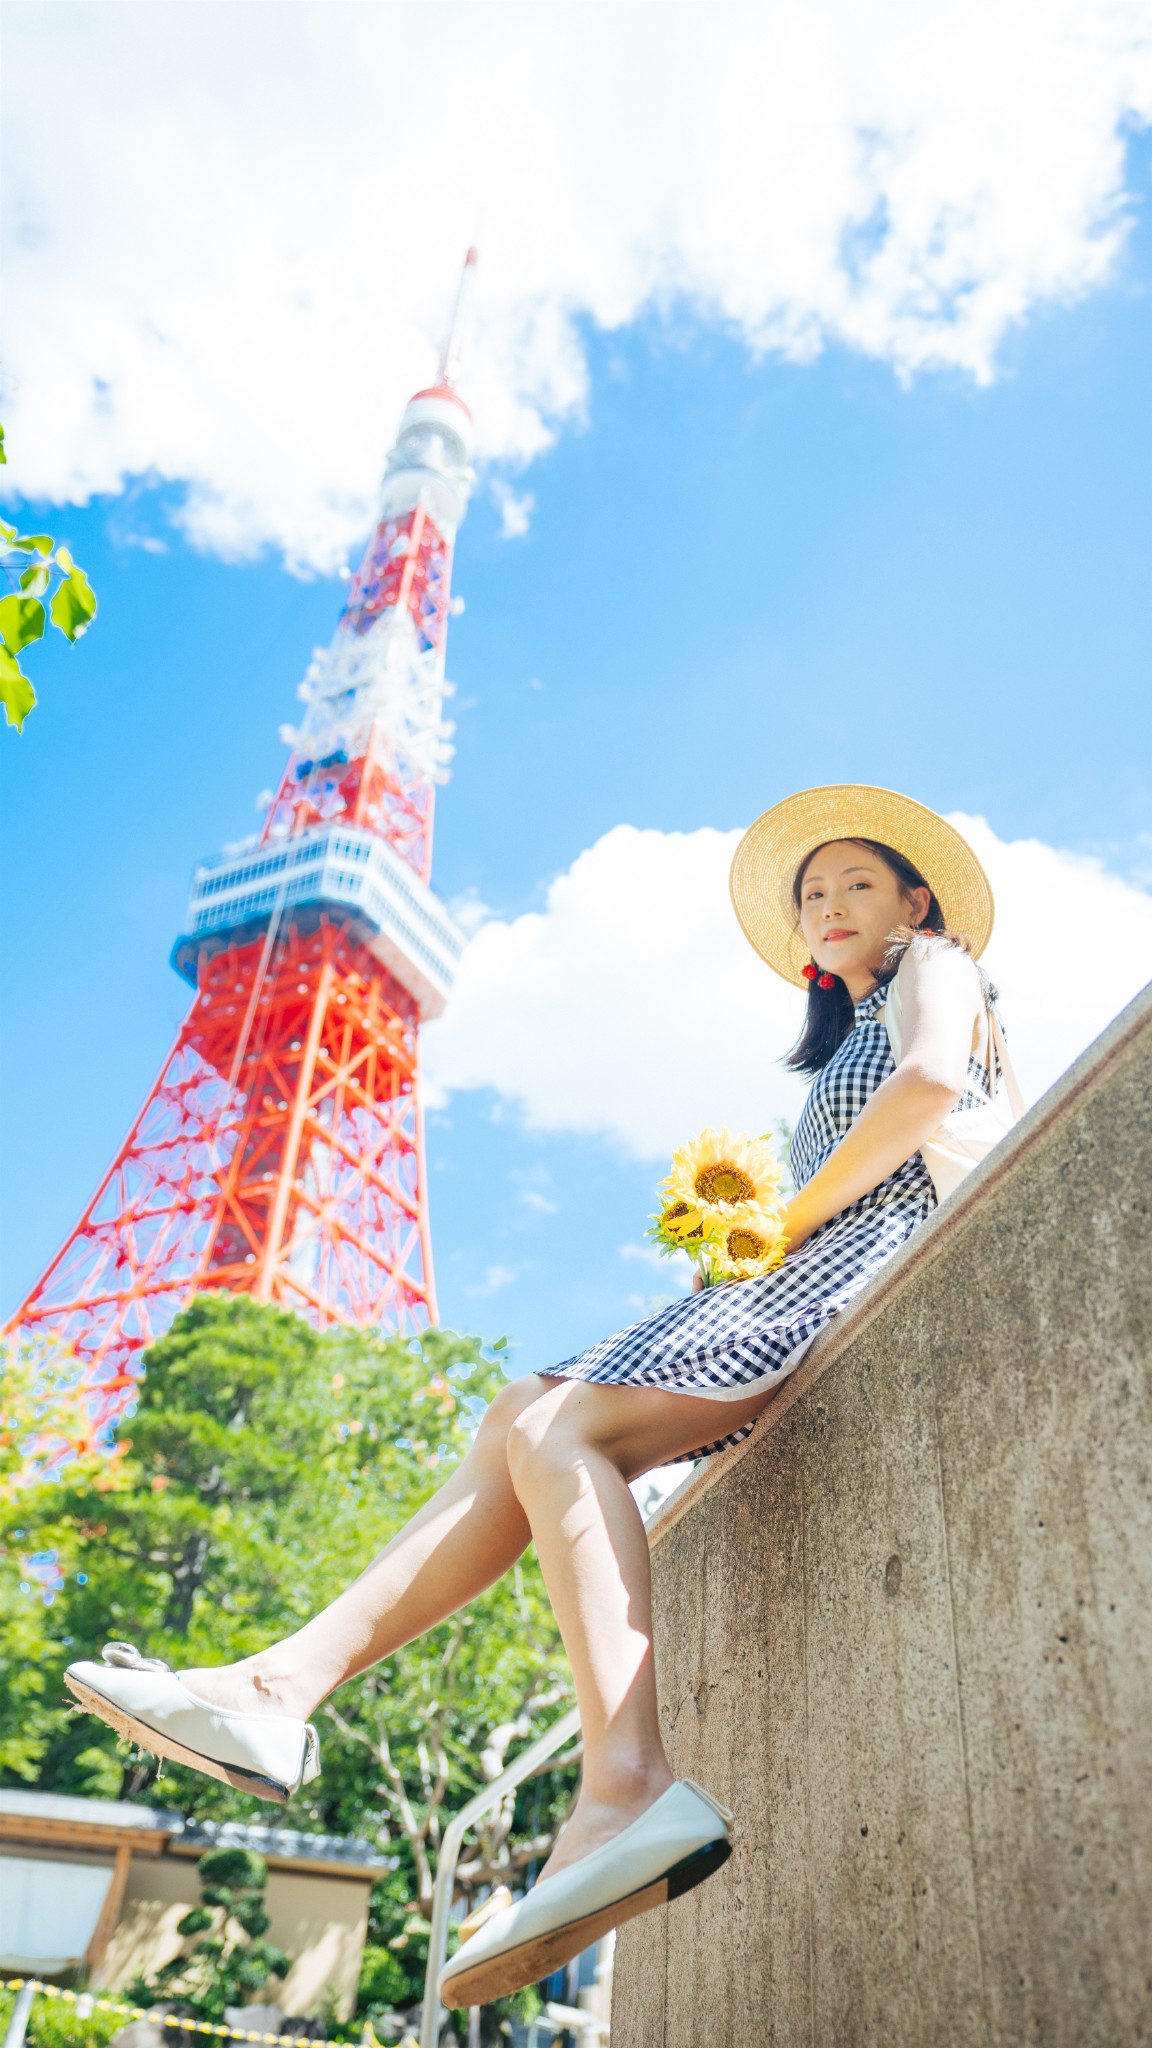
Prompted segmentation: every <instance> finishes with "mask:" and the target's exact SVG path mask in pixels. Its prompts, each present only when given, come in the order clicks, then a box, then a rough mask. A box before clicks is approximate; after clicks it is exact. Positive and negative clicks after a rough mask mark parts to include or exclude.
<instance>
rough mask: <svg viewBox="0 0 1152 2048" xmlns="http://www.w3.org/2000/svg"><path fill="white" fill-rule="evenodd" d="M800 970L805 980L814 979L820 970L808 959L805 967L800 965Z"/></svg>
mask: <svg viewBox="0 0 1152 2048" xmlns="http://www.w3.org/2000/svg"><path fill="white" fill-rule="evenodd" d="M800 972H801V974H802V975H803V976H804V979H805V981H815V979H816V976H817V975H818V974H819V972H820V969H819V968H818V967H817V966H815V964H814V963H813V962H812V961H811V960H809V962H808V965H807V966H806V967H802V968H801V969H800Z"/></svg>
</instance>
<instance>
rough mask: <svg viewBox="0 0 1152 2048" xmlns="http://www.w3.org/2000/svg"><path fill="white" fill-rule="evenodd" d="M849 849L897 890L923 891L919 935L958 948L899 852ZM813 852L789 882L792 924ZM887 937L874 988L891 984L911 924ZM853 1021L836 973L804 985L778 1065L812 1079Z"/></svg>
mask: <svg viewBox="0 0 1152 2048" xmlns="http://www.w3.org/2000/svg"><path fill="white" fill-rule="evenodd" d="M830 843H831V842H830V841H829V840H822V841H821V845H824V846H827V845H829V844H830ZM851 844H852V845H853V846H866V847H868V848H869V850H870V852H872V853H875V854H879V856H880V859H881V860H882V861H883V862H884V865H885V867H887V868H890V869H891V870H892V873H893V874H894V875H895V877H896V880H897V881H898V882H899V884H900V887H901V888H902V889H903V890H905V891H910V890H912V889H927V891H928V908H927V910H926V912H925V914H924V918H923V920H922V928H923V929H924V930H926V931H930V932H933V933H935V934H936V936H937V937H938V938H952V939H954V942H955V943H959V944H961V945H962V944H963V943H964V942H963V940H955V935H954V934H953V933H951V932H949V931H947V930H946V928H945V924H944V912H943V911H942V910H941V908H940V905H939V903H938V902H937V900H936V891H935V890H934V889H933V887H932V884H931V882H928V881H926V880H925V878H924V876H923V875H922V874H921V873H920V870H919V868H917V867H914V866H913V864H912V862H911V861H910V860H907V859H906V858H905V856H904V855H903V854H902V853H897V851H896V849H895V847H894V846H884V845H882V843H881V842H880V840H879V839H853V840H852V841H851ZM819 851H820V847H819V846H814V847H813V848H812V850H811V852H810V853H806V854H805V856H804V858H803V860H802V861H801V862H800V865H799V867H798V868H797V870H796V874H795V877H794V879H793V882H792V900H793V902H794V903H795V905H796V921H797V924H799V921H800V906H801V903H802V901H803V897H802V894H801V891H802V889H803V886H804V876H805V873H806V871H807V869H808V866H809V863H810V862H811V861H813V860H814V859H815V857H816V855H817V854H818V853H819ZM889 936H890V938H891V942H892V951H891V953H890V954H889V956H888V960H887V963H886V965H885V967H884V970H883V972H882V973H881V975H880V978H879V982H878V984H877V986H880V985H882V984H887V983H888V982H889V981H891V979H892V976H893V975H894V974H895V972H896V969H897V968H898V966H899V965H900V960H901V957H902V955H903V952H904V949H905V947H906V946H907V945H908V944H909V942H910V941H911V939H912V938H913V936H914V932H913V928H912V926H911V925H899V926H897V928H896V930H895V931H894V932H892V933H890V935H889ZM854 1022H855V1005H854V1004H853V1001H852V998H851V996H850V995H849V993H848V990H847V988H846V987H845V985H844V983H843V982H842V981H841V979H840V976H839V975H838V974H834V975H833V976H832V986H831V988H821V987H820V984H819V982H818V981H810V982H809V983H808V1010H807V1014H806V1015H805V1018H804V1029H803V1031H802V1032H801V1033H800V1036H799V1038H798V1039H797V1041H796V1043H795V1045H794V1046H793V1048H792V1050H791V1052H790V1053H789V1054H788V1056H787V1058H786V1059H785V1061H784V1065H785V1066H786V1067H795V1069H796V1071H797V1072H798V1073H801V1074H818V1073H819V1072H820V1069H821V1068H822V1067H826V1066H827V1065H828V1062H829V1060H830V1059H831V1058H832V1055H833V1053H834V1052H838V1051H839V1049H840V1047H841V1046H842V1045H843V1043H844V1040H845V1039H846V1038H847V1036H848V1033H849V1032H850V1031H851V1029H852V1026H853V1024H854Z"/></svg>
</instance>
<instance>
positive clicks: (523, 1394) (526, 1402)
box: [476, 1373, 544, 1445]
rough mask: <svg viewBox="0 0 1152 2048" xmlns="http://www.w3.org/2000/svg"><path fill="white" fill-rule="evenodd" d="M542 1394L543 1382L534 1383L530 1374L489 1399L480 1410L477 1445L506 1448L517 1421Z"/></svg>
mask: <svg viewBox="0 0 1152 2048" xmlns="http://www.w3.org/2000/svg"><path fill="white" fill-rule="evenodd" d="M543 1391H544V1381H543V1380H539V1379H537V1378H536V1376H535V1374H534V1373H530V1374H528V1375H527V1376H526V1377H525V1378H524V1379H520V1380H509V1381H508V1383H507V1385H506V1386H503V1387H501V1389H500V1391H499V1393H498V1394H494V1395H493V1397H492V1399H491V1400H490V1401H489V1403H488V1406H487V1408H486V1409H485V1410H484V1413H483V1415H482V1416H481V1418H480V1426H479V1428H478V1429H477V1431H476V1442H477V1444H478V1445H480V1444H484V1445H490V1444H493V1443H501V1444H506V1443H507V1441H508V1436H509V1433H510V1431H511V1430H512V1429H513V1427H514V1426H515V1423H516V1421H517V1418H518V1417H519V1416H520V1415H521V1414H522V1413H523V1411H524V1409H525V1408H527V1407H530V1406H531V1404H532V1403H533V1401H535V1400H538V1399H539V1396H540V1395H541V1394H542V1393H543Z"/></svg>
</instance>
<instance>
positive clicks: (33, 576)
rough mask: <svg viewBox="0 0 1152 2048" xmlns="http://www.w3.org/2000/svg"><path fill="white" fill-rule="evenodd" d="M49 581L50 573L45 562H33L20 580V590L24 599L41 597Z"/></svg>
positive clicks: (50, 579)
mask: <svg viewBox="0 0 1152 2048" xmlns="http://www.w3.org/2000/svg"><path fill="white" fill-rule="evenodd" d="M51 581H52V571H51V569H50V568H49V566H48V564H47V562H33V564H32V567H31V568H30V569H25V571H24V574H23V575H22V577H21V578H20V588H21V590H22V591H23V592H24V594H25V596H26V597H43V595H44V592H45V591H46V590H47V588H48V585H49V583H50V582H51Z"/></svg>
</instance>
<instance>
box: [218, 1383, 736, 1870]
mask: <svg viewBox="0 0 1152 2048" xmlns="http://www.w3.org/2000/svg"><path fill="white" fill-rule="evenodd" d="M772 1391H774V1390H772V1389H769V1390H767V1391H765V1392H761V1393H757V1394H753V1395H752V1396H750V1397H749V1398H748V1399H747V1400H745V1401H739V1402H727V1401H723V1402H721V1401H705V1400H702V1399H700V1398H698V1397H697V1396H695V1395H689V1394H664V1393H661V1392H658V1391H657V1390H655V1389H653V1388H644V1387H614V1386H595V1385H588V1384H585V1383H583V1382H581V1381H578V1380H549V1379H544V1378H530V1379H524V1380H515V1381H513V1382H512V1383H511V1384H510V1385H509V1386H507V1387H505V1388H503V1389H502V1391H501V1392H500V1394H498V1395H497V1397H496V1399H495V1401H494V1402H493V1403H492V1405H491V1407H490V1408H489V1409H488V1411H487V1413H486V1415H485V1416H484V1419H483V1421H482V1422H481V1424H480V1428H479V1430H478V1432H477V1436H476V1441H475V1443H474V1445H473V1447H472V1449H471V1450H470V1451H469V1453H468V1456H467V1457H466V1458H465V1459H464V1461H463V1463H462V1464H461V1465H460V1467H459V1469H458V1470H457V1471H456V1472H455V1473H453V1475H452V1477H451V1478H450V1479H449V1480H447V1481H446V1483H445V1484H444V1485H443V1486H442V1487H441V1488H440V1490H439V1492H438V1493H435V1494H434V1495H433V1496H432V1498H431V1500H429V1501H427V1502H425V1504H424V1506H423V1507H422V1508H421V1509H419V1511H418V1512H417V1513H416V1514H415V1515H414V1516H413V1517H412V1519H411V1521H410V1522H408V1523H406V1525H405V1527H404V1528H403V1529H401V1530H400V1531H399V1533H398V1534H397V1535H396V1536H394V1537H393V1538H392V1539H391V1541H390V1542H389V1543H388V1544H386V1545H385V1547H384V1549H383V1550H382V1551H381V1552H380V1554H379V1556H378V1557H376V1558H374V1559H373V1561H372V1563H371V1564H369V1565H368V1566H366V1568H365V1570H364V1571H363V1572H361V1574H360V1576H359V1578H358V1579H356V1580H355V1581H354V1582H353V1584H352V1585H351V1586H349V1587H347V1588H346V1589H345V1591H344V1592H343V1593H340V1594H339V1595H338V1596H337V1598H336V1599H335V1600H333V1601H332V1602H331V1604H330V1605H329V1606H328V1607H326V1608H324V1609H323V1611H322V1612H321V1613H320V1614H317V1615H315V1616H314V1617H313V1619H312V1620H311V1621H308V1622H306V1623H305V1624H304V1627H303V1628H301V1629H298V1630H297V1631H296V1633H295V1634H294V1635H292V1636H287V1637H285V1638H284V1640H283V1641H282V1642H279V1643H274V1644H273V1645H271V1647H270V1648H269V1649H267V1650H262V1651H259V1652H257V1653H256V1655H254V1656H252V1657H248V1658H245V1659H244V1660H243V1661H242V1662H241V1663H239V1664H233V1665H223V1666H217V1667H215V1668H213V1669H208V1670H203V1671H200V1670H196V1671H185V1672H183V1673H182V1676H183V1677H184V1678H185V1679H186V1680H187V1682H188V1683H189V1685H190V1686H191V1689H192V1690H193V1691H194V1692H196V1693H198V1694H199V1695H200V1696H201V1697H202V1698H205V1699H210V1700H212V1701H213V1702H214V1703H216V1704H218V1705H220V1706H225V1707H230V1708H233V1709H235V1710H240V1711H250V1712H259V1711H261V1710H266V1711H270V1712H274V1713H283V1714H293V1715H298V1716H299V1717H300V1718H301V1719H307V1718H309V1717H310V1716H311V1715H312V1713H314V1711H315V1709H316V1707H317V1706H318V1705H319V1704H320V1702H321V1700H323V1699H325V1698H326V1697H327V1695H328V1694H329V1693H330V1692H334V1691H335V1690H336V1688H337V1686H339V1685H342V1684H343V1683H344V1681H345V1680H346V1679H348V1678H352V1677H354V1676H355V1675H356V1674H357V1673H358V1672H360V1671H366V1670H367V1669H368V1668H369V1667H370V1666H371V1665H372V1664H374V1663H377V1662H378V1661H379V1659H380V1658H381V1657H386V1656H388V1655H389V1654H390V1653H391V1652H392V1651H393V1650H396V1649H399V1648H400V1647H401V1645H402V1644H404V1643H406V1642H410V1641H411V1640H412V1639H413V1637H414V1636H418V1635H420V1634H422V1633H423V1632H424V1630H425V1629H428V1628H432V1627H433V1626H434V1625H435V1624H436V1622H438V1621H442V1620H443V1619H444V1618H445V1616H447V1615H448V1614H451V1613H454V1612H455V1610H456V1609H457V1608H459V1607H462V1606H465V1605H466V1604H467V1602H468V1601H469V1600H472V1599H474V1598H475V1597H476V1595H477V1594H478V1593H481V1592H483V1590H484V1588H485V1587H486V1586H489V1585H491V1584H492V1582H493V1581H494V1580H495V1579H497V1578H499V1577H500V1576H501V1574H502V1573H503V1572H505V1571H506V1570H507V1569H508V1568H509V1566H510V1565H511V1564H512V1563H514V1561H515V1559H516V1558H517V1557H519V1556H520V1554H521V1552H522V1551H523V1550H524V1548H525V1547H526V1545H527V1543H528V1541H529V1539H530V1537H534V1538H535V1542H536V1547H537V1552H538V1554H539V1557H540V1563H541V1567H542V1570H543V1572H544V1578H545V1582H546V1584H547V1587H548V1593H549V1597H550V1599H551V1601H552V1604H553V1607H554V1609H555V1612H556V1618H557V1622H558V1624H559V1627H560V1631H561V1634H562V1636H563V1638H564V1645H565V1648H566V1650H567V1652H568V1656H569V1660H570V1662H571V1665H572V1671H573V1677H574V1680H575V1685H576V1696H577V1700H578V1702H579V1705H580V1712H581V1720H582V1723H583V1735H584V1768H583V1782H582V1790H581V1795H580V1800H579V1803H578V1806H577V1808H576V1809H575V1810H574V1812H573V1815H572V1817H571V1819H570V1820H569V1822H568V1824H567V1826H566V1827H565V1829H564V1833H563V1837H562V1840H561V1842H560V1844H559V1846H558V1848H557V1850H556V1851H555V1852H554V1853H553V1856H552V1857H551V1858H550V1860H549V1863H548V1866H547V1868H548V1870H549V1872H551V1871H554V1870H556V1869H559V1868H562V1867H563V1866H564V1864H566V1863H569V1862H572V1861H574V1860H576V1859H577V1858H578V1857H580V1856H583V1855H586V1854H587V1853H588V1851H589V1850H590V1849H593V1848H595V1847H597V1845H598V1844H599V1843H600V1842H602V1841H605V1840H608V1839H609V1838H610V1837H611V1836H612V1835H614V1834H616V1833H618V1832H619V1830H620V1829H621V1828H623V1827H626V1826H627V1825H628V1823H629V1821H631V1820H633V1819H635V1818H636V1816H637V1815H638V1814H640V1813H642V1812H643V1811H644V1809H645V1808H646V1807H647V1806H650V1805H651V1803H652V1801H653V1800H654V1799H657V1798H658V1797H659V1796H660V1793H661V1792H662V1791H664V1790H665V1788H666V1786H667V1785H668V1784H670V1783H671V1771H670V1768H669V1765H668V1760H667V1757H666V1756H665V1753H664V1746H663V1741H662V1738H661V1735H660V1726H659V1715H658V1709H657V1700H656V1682H655V1672H654V1669H653V1660H652V1622H651V1590H650V1587H651V1580H650V1572H649V1559H648V1545H647V1539H646V1537H645V1535H644V1529H643V1523H642V1521H641V1517H640V1513H639V1510H638V1508H637V1506H636V1503H635V1501H634V1500H633V1498H632V1495H631V1493H630V1492H629V1488H628V1481H629V1480H630V1479H634V1478H637V1477H638V1476H639V1475H640V1474H641V1473H643V1472H646V1471H648V1470H649V1469H650V1467H652V1466H653V1465H659V1464H663V1463H666V1462H668V1461H669V1460H671V1459H674V1458H677V1457H681V1456H684V1455H685V1454H686V1453H687V1452H689V1451H691V1450H692V1449H694V1448H695V1446H696V1445H697V1444H699V1443H701V1442H704V1443H708V1442H711V1441H712V1440H713V1439H714V1438H716V1437H719V1436H725V1435H727V1434H728V1433H729V1432H730V1431H732V1430H734V1429H738V1428H739V1427H740V1426H741V1425H742V1424H743V1423H744V1422H747V1421H751V1420H752V1419H753V1417H754V1416H756V1415H757V1414H759V1412H760V1410H761V1408H763V1407H764V1405H765V1403H766V1402H767V1401H768V1400H769V1399H770V1398H771V1393H772Z"/></svg>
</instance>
